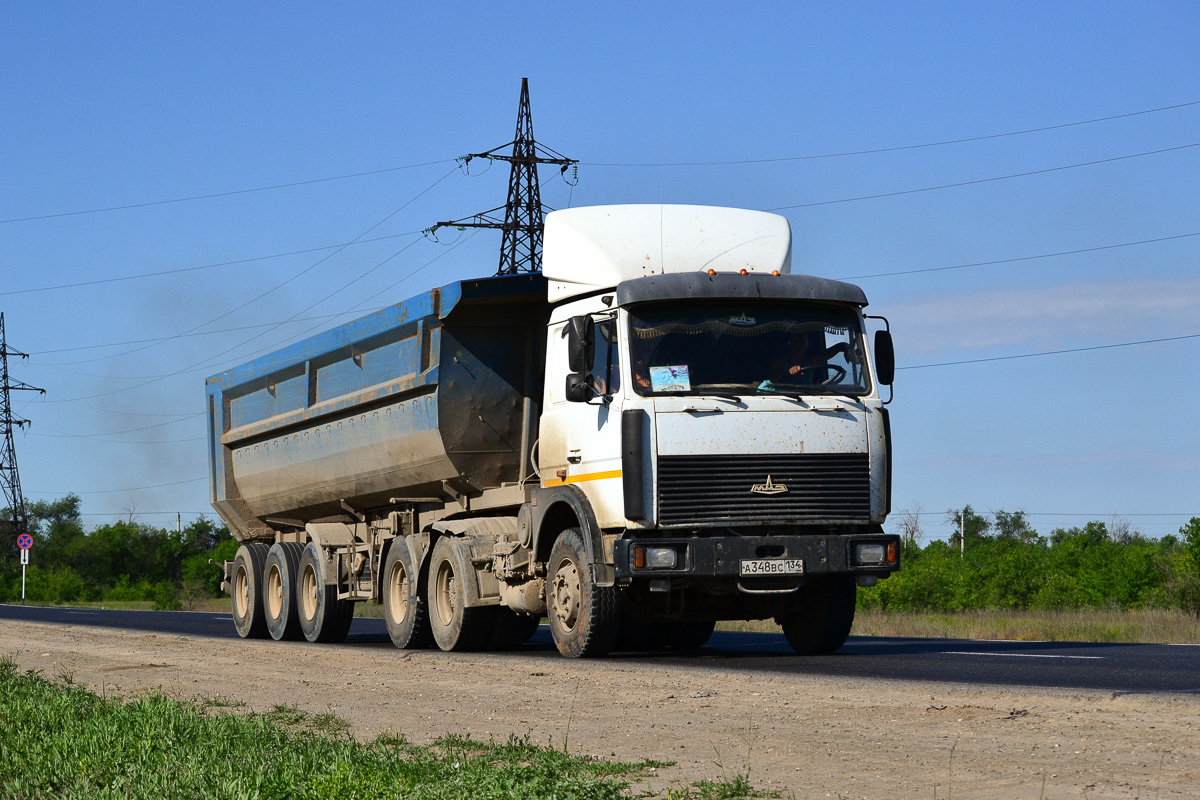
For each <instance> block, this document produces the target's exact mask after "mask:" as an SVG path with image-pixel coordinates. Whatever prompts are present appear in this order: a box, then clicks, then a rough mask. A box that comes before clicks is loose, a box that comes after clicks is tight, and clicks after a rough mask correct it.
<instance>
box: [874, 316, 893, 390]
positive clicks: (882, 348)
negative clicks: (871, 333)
mask: <svg viewBox="0 0 1200 800" xmlns="http://www.w3.org/2000/svg"><path fill="white" fill-rule="evenodd" d="M875 374H876V375H877V376H878V377H879V382H880V383H882V384H883V385H884V386H891V385H892V381H894V380H895V379H896V350H895V349H894V348H893V347H892V334H890V333H888V332H887V331H886V330H883V331H875Z"/></svg>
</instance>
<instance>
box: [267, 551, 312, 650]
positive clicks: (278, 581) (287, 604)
mask: <svg viewBox="0 0 1200 800" xmlns="http://www.w3.org/2000/svg"><path fill="white" fill-rule="evenodd" d="M303 550H304V548H303V547H302V546H301V545H299V544H297V543H295V542H277V543H276V544H273V545H271V549H270V550H269V551H267V561H266V564H265V565H264V566H263V576H264V577H263V606H264V608H263V610H264V611H265V612H266V617H267V631H268V632H269V633H270V634H271V638H272V639H276V640H284V639H288V640H295V639H299V638H300V637H301V631H300V615H299V613H298V609H297V608H296V583H297V577H298V575H299V567H300V553H301V552H303Z"/></svg>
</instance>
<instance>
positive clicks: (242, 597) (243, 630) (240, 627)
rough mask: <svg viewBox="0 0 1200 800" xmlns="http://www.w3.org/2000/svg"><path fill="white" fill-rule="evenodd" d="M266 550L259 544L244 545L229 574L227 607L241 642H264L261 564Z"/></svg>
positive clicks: (266, 548) (264, 561)
mask: <svg viewBox="0 0 1200 800" xmlns="http://www.w3.org/2000/svg"><path fill="white" fill-rule="evenodd" d="M268 551H269V548H268V547H267V546H266V545H265V544H262V543H261V542H248V543H246V544H244V545H242V546H241V547H239V548H238V551H237V555H236V556H235V557H234V559H233V570H232V573H231V574H230V579H229V583H230V592H229V599H230V606H231V610H232V612H233V626H234V627H235V628H236V629H237V632H238V636H241V637H242V638H243V639H264V638H266V636H267V617H266V615H265V614H264V613H263V598H262V582H263V565H264V564H265V563H266V561H267V553H268Z"/></svg>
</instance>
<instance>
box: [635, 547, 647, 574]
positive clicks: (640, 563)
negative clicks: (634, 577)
mask: <svg viewBox="0 0 1200 800" xmlns="http://www.w3.org/2000/svg"><path fill="white" fill-rule="evenodd" d="M633 566H634V567H635V568H636V569H645V567H646V548H644V547H635V548H633Z"/></svg>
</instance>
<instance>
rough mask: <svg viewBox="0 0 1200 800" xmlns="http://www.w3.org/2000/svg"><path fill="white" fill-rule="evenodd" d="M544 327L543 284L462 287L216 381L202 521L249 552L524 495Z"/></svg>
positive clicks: (525, 280) (494, 281)
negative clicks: (207, 519)
mask: <svg viewBox="0 0 1200 800" xmlns="http://www.w3.org/2000/svg"><path fill="white" fill-rule="evenodd" d="M547 313H548V311H547V302H546V283H545V279H543V278H542V277H541V276H540V275H520V276H505V277H497V278H489V279H481V280H472V281H462V282H459V283H453V284H450V285H448V286H445V287H442V288H441V289H434V290H432V291H430V292H427V293H425V294H421V295H418V296H417V297H413V298H411V299H409V300H406V301H404V302H402V303H399V304H397V305H393V306H389V307H387V308H384V309H381V310H379V311H377V312H375V313H373V314H369V315H367V316H365V317H362V318H360V319H357V320H354V321H353V322H348V323H346V324H344V325H341V326H339V327H336V328H333V329H332V330H328V331H325V332H324V333H320V334H318V335H316V336H313V337H311V338H309V339H305V340H303V341H301V342H297V343H296V344H293V345H291V346H289V347H286V348H284V349H282V350H279V351H277V352H275V353H271V354H269V355H266V356H263V357H261V358H258V359H255V360H254V361H251V362H250V363H248V364H244V365H242V366H239V367H235V368H233V369H229V370H226V371H224V372H221V373H219V374H217V375H214V376H212V377H211V378H209V379H208V382H207V398H208V404H207V411H208V434H209V435H208V448H209V469H210V476H209V477H210V486H211V487H212V497H211V500H212V504H213V506H214V507H215V508H216V509H217V511H218V513H220V515H221V517H222V518H223V519H224V520H225V522H226V524H228V525H229V528H230V530H231V531H232V532H233V533H234V535H235V536H237V538H239V539H242V540H245V539H251V538H264V537H269V536H272V535H273V534H274V530H273V529H272V528H271V527H270V526H268V525H267V524H266V523H265V522H264V521H265V520H267V519H273V520H285V521H286V524H291V525H298V526H301V527H302V526H303V525H304V524H305V523H308V522H313V521H319V520H322V519H327V518H338V517H344V515H345V514H346V512H347V509H353V510H359V511H361V510H367V509H371V508H376V507H381V506H385V505H388V504H391V503H394V502H395V501H393V498H400V499H401V500H403V499H419V498H424V497H429V496H438V497H444V496H445V494H446V491H447V490H452V491H457V492H461V493H463V494H469V493H474V492H478V491H480V490H482V489H489V488H496V487H500V486H504V485H508V484H514V483H517V482H519V481H521V480H522V479H523V478H525V477H527V476H528V475H529V474H530V473H531V472H532V470H533V467H532V465H531V464H530V463H529V453H530V450H531V446H532V442H533V441H534V440H535V439H536V436H537V420H538V412H539V407H540V404H541V397H542V381H543V377H542V361H543V355H542V353H543V350H544V346H545V344H544V336H545V326H546V320H547ZM275 524H276V527H278V523H275Z"/></svg>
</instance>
